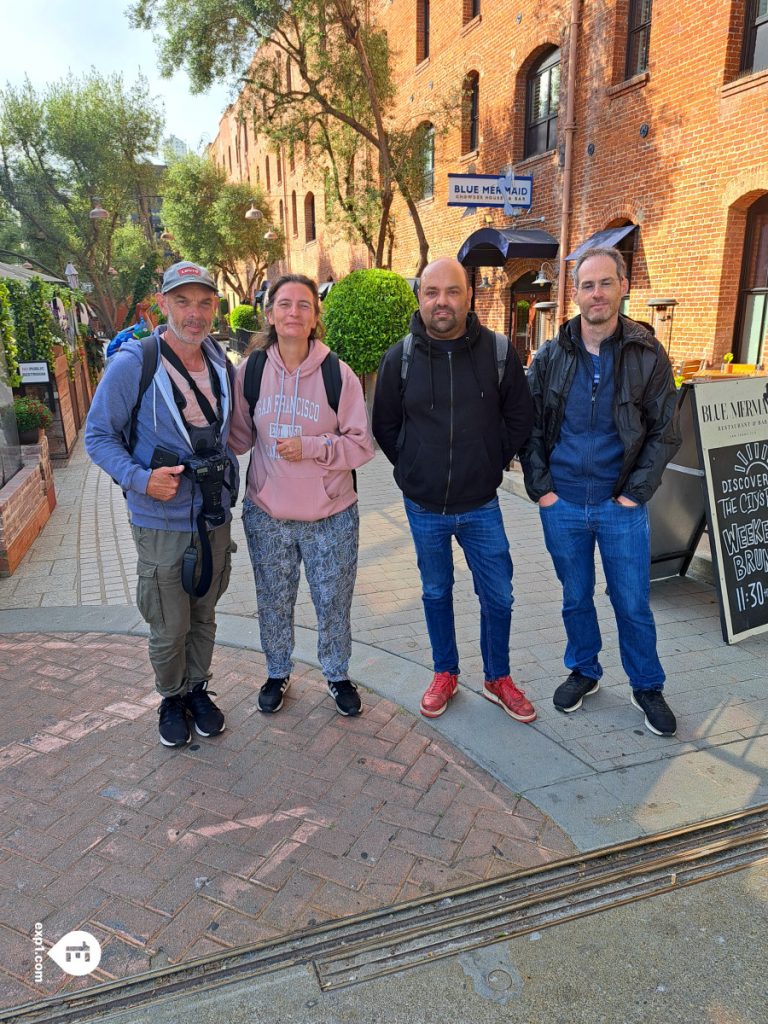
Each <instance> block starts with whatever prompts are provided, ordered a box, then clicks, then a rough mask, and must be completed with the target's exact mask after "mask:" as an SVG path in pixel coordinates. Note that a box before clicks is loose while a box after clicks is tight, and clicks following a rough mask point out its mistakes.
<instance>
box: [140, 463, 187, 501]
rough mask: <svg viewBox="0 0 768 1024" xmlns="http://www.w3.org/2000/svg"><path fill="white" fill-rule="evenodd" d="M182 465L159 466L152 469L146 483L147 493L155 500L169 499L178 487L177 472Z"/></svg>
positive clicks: (182, 469) (181, 471)
mask: <svg viewBox="0 0 768 1024" xmlns="http://www.w3.org/2000/svg"><path fill="white" fill-rule="evenodd" d="M183 472H184V467H183V466H159V467H158V468H157V469H153V470H152V473H151V475H150V477H149V483H148V484H147V494H148V495H149V496H150V498H156V499H157V501H170V500H171V498H175V497H176V492H177V491H178V489H179V474H180V473H183Z"/></svg>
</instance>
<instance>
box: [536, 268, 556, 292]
mask: <svg viewBox="0 0 768 1024" xmlns="http://www.w3.org/2000/svg"><path fill="white" fill-rule="evenodd" d="M556 278H557V269H556V267H555V265H554V264H553V263H542V264H541V267H540V269H539V273H538V275H537V277H536V278H535V279H534V282H533V283H534V284H535V285H538V286H539V287H543V286H544V285H545V284H553V283H554V282H555V280H556Z"/></svg>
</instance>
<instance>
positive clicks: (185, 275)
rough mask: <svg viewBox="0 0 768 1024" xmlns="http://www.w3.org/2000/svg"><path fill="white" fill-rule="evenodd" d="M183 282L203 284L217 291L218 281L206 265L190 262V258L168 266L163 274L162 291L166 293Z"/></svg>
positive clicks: (163, 293)
mask: <svg viewBox="0 0 768 1024" xmlns="http://www.w3.org/2000/svg"><path fill="white" fill-rule="evenodd" d="M183 284H201V285H203V286H204V287H206V288H211V289H212V290H213V291H217V288H216V282H215V281H214V280H213V278H212V277H211V275H210V273H209V272H208V271H207V270H206V269H205V267H199V266H198V265H197V263H190V262H189V260H182V261H181V262H180V263H174V264H173V266H172V267H168V269H167V270H166V272H165V273H164V274H163V283H162V285H161V286H160V292H161V294H162V295H165V294H167V292H172V291H173V289H174V288H179V287H181V285H183Z"/></svg>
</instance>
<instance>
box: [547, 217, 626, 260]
mask: <svg viewBox="0 0 768 1024" xmlns="http://www.w3.org/2000/svg"><path fill="white" fill-rule="evenodd" d="M636 228H637V224H622V225H621V227H620V228H606V229H605V230H604V231H596V232H595V233H594V235H591V236H590V237H589V238H588V239H587V240H586V242H582V243H581V245H580V246H579V247H578V248H577V249H574V250H573V252H572V253H571V255H570V256H566V257H565V260H566V262H568V260H577V259H578V258H579V256H581V254H582V253H583V252H586V251H587V249H611V248H613V246H614V245H616V244H617V243H618V242H620V241H621V240H622V238H626V236H627V235H628V234H629V233H630V232H631V231H634V230H635V229H636Z"/></svg>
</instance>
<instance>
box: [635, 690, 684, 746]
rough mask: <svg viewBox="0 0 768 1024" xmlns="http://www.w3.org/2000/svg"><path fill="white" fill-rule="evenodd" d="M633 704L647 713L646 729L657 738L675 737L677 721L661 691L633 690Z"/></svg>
mask: <svg viewBox="0 0 768 1024" xmlns="http://www.w3.org/2000/svg"><path fill="white" fill-rule="evenodd" d="M632 703H633V704H634V705H635V707H636V708H639V709H640V710H641V711H644V712H645V727H646V729H650V730H651V732H655V733H656V735H657V736H674V735H675V733H676V732H677V720H676V718H675V716H674V714H673V712H672V710H671V708H670V706H669V704H667V702H666V701H665V700H664V694H663V693H662V692H661V690H633V691H632Z"/></svg>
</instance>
